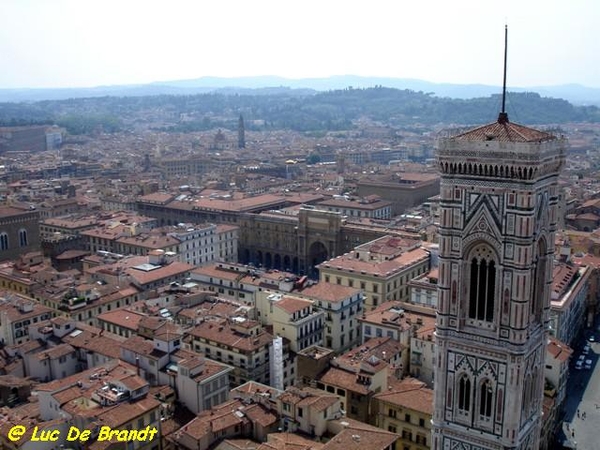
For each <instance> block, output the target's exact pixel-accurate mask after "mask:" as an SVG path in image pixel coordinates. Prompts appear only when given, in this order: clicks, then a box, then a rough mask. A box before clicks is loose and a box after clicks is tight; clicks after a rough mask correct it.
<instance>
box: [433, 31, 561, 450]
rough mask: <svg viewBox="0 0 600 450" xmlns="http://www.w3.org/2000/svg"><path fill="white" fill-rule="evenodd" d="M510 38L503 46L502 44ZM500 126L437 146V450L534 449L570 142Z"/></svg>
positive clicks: (502, 119) (502, 120)
mask: <svg viewBox="0 0 600 450" xmlns="http://www.w3.org/2000/svg"><path fill="white" fill-rule="evenodd" d="M505 39H506V35H505ZM505 93H506V50H505V72H504V89H503V102H502V111H501V112H500V114H499V117H498V120H497V121H496V122H493V123H490V124H488V125H484V126H481V127H478V128H475V129H472V130H470V131H467V132H464V133H460V134H455V135H449V136H447V137H444V138H442V139H440V140H439V141H438V164H439V170H440V172H441V183H440V195H441V202H440V227H439V245H440V253H439V270H440V272H439V281H438V285H439V287H438V289H439V301H438V311H437V323H436V343H437V361H436V367H435V397H434V398H435V400H434V401H435V405H434V406H435V407H434V416H433V426H432V429H433V431H432V438H433V440H432V442H433V446H432V448H433V449H437V450H442V449H443V450H446V449H448V450H450V449H452V450H454V449H461V450H467V449H468V450H480V449H481V450H483V449H486V450H488V449H523V450H537V449H538V447H539V445H538V444H539V436H540V431H541V414H542V399H543V387H544V356H545V347H546V340H547V326H548V319H549V311H550V285H551V281H552V262H553V255H554V235H555V232H556V227H557V225H556V224H557V202H558V184H557V182H558V176H559V173H560V170H561V168H562V166H563V165H564V160H565V149H566V140H565V139H564V138H562V137H559V136H556V135H554V134H551V133H547V132H544V131H539V130H535V129H532V128H528V127H525V126H522V125H518V124H514V123H511V122H510V121H509V119H508V115H507V114H506V112H505V110H504V99H505Z"/></svg>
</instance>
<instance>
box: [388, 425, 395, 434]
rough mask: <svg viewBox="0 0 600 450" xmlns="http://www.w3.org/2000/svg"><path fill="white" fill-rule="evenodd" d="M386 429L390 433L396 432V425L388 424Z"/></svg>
mask: <svg viewBox="0 0 600 450" xmlns="http://www.w3.org/2000/svg"><path fill="white" fill-rule="evenodd" d="M388 431H389V432H391V433H395V432H396V427H395V426H393V425H388Z"/></svg>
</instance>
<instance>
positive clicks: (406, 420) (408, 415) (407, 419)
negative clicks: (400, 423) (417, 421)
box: [404, 414, 410, 423]
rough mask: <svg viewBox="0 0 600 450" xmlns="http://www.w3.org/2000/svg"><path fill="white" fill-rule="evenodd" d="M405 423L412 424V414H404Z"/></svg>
mask: <svg viewBox="0 0 600 450" xmlns="http://www.w3.org/2000/svg"><path fill="white" fill-rule="evenodd" d="M404 421H405V422H406V423H410V414H404Z"/></svg>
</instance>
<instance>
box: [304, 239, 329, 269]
mask: <svg viewBox="0 0 600 450" xmlns="http://www.w3.org/2000/svg"><path fill="white" fill-rule="evenodd" d="M327 259H328V254H327V248H326V247H325V245H323V243H322V242H319V241H317V242H313V243H312V244H311V246H310V249H309V251H308V267H307V272H308V276H309V277H311V278H316V277H317V275H318V271H317V269H315V266H317V265H319V264H320V263H322V262H323V261H326V260H327Z"/></svg>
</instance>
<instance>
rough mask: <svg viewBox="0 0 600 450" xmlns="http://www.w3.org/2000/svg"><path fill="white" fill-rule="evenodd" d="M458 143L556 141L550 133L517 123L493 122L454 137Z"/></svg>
mask: <svg viewBox="0 0 600 450" xmlns="http://www.w3.org/2000/svg"><path fill="white" fill-rule="evenodd" d="M452 139H453V140H457V141H501V142H542V141H551V140H553V139H556V137H555V136H553V135H552V134H550V133H546V132H543V131H539V130H535V129H533V128H528V127H525V126H523V125H518V124H516V123H512V122H507V123H499V122H493V123H489V124H487V125H483V126H481V127H478V128H475V129H473V130H470V131H467V132H465V133H461V134H459V135H457V136H453V137H452Z"/></svg>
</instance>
